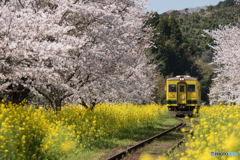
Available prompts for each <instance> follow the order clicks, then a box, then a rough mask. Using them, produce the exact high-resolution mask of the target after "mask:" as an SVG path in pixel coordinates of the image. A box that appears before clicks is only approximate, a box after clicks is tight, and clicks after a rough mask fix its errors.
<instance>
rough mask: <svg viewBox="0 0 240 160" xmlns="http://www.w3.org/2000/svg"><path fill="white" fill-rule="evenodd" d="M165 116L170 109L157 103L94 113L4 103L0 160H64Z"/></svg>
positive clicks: (0, 114)
mask: <svg viewBox="0 0 240 160" xmlns="http://www.w3.org/2000/svg"><path fill="white" fill-rule="evenodd" d="M163 114H167V108H166V107H164V106H160V105H157V104H149V105H142V106H137V105H132V104H129V103H128V104H114V105H113V104H106V103H102V104H99V105H97V106H96V108H95V109H94V110H93V111H91V110H89V109H85V108H84V107H82V106H80V105H73V104H65V105H64V107H63V109H62V111H61V112H58V113H55V112H54V111H53V110H45V109H44V108H43V107H39V108H38V109H35V107H34V106H32V105H30V106H28V105H26V104H24V103H22V104H19V105H16V104H11V103H6V102H4V100H3V101H2V102H1V103H0V159H6V160H8V159H14V160H15V159H16V160H18V159H21V160H22V159H65V158H67V157H68V156H69V155H72V154H78V153H79V152H81V151H82V150H84V149H92V148H95V147H98V146H101V145H102V144H101V142H102V140H103V139H104V138H112V137H113V138H114V137H118V135H120V134H121V133H123V132H129V131H131V130H134V129H136V128H138V127H143V126H150V125H153V124H154V122H156V121H158V120H159V119H160V118H161V117H162V115H163ZM129 133H131V132H129Z"/></svg>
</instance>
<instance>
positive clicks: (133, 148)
mask: <svg viewBox="0 0 240 160" xmlns="http://www.w3.org/2000/svg"><path fill="white" fill-rule="evenodd" d="M176 119H177V120H178V121H180V124H178V125H177V126H175V127H173V128H170V129H168V130H166V131H164V132H162V133H160V134H157V135H155V136H153V137H151V138H148V139H146V140H144V141H142V142H140V143H138V144H136V145H134V146H131V147H129V148H127V149H126V150H124V151H122V152H120V153H118V154H115V155H113V156H111V157H109V158H108V159H106V160H120V159H122V158H123V157H125V156H126V155H128V154H130V153H133V152H134V151H136V150H137V149H139V148H142V147H144V146H145V145H146V144H149V143H151V142H152V141H153V140H155V139H157V138H160V137H163V136H164V135H165V134H167V133H169V132H171V131H173V130H175V129H176V130H179V129H180V128H181V127H183V126H185V125H186V122H184V120H182V119H180V118H176Z"/></svg>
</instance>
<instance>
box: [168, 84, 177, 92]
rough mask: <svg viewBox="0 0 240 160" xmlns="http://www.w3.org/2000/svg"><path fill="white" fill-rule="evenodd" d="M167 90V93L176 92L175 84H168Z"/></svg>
mask: <svg viewBox="0 0 240 160" xmlns="http://www.w3.org/2000/svg"><path fill="white" fill-rule="evenodd" d="M168 90H169V92H176V91H177V87H176V85H175V84H169V86H168Z"/></svg>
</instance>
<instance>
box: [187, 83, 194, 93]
mask: <svg viewBox="0 0 240 160" xmlns="http://www.w3.org/2000/svg"><path fill="white" fill-rule="evenodd" d="M187 88H188V92H195V84H189V85H188V86H187Z"/></svg>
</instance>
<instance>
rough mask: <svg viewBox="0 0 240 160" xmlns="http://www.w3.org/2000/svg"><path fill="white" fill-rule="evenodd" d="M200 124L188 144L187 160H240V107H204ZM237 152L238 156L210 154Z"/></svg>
mask: <svg viewBox="0 0 240 160" xmlns="http://www.w3.org/2000/svg"><path fill="white" fill-rule="evenodd" d="M199 121H200V123H199V124H198V125H196V126H194V136H193V137H189V140H188V143H186V146H187V148H188V149H187V150H186V154H185V156H184V157H181V159H180V160H185V159H199V160H211V159H226V160H230V159H240V139H239V138H240V106H238V105H229V106H227V105H223V104H219V105H213V106H202V108H201V110H200V117H199ZM211 152H215V153H222V152H224V153H231V152H237V154H239V155H238V156H235V155H234V156H217V155H216V156H211V155H210V153H211Z"/></svg>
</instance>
